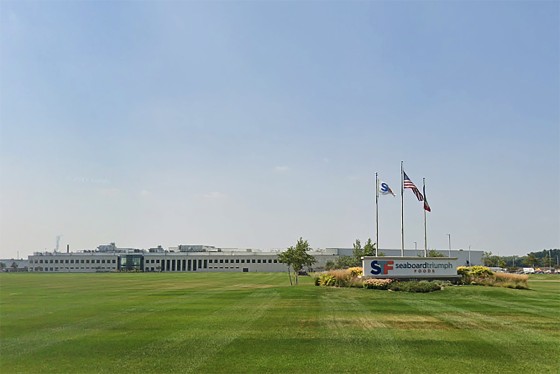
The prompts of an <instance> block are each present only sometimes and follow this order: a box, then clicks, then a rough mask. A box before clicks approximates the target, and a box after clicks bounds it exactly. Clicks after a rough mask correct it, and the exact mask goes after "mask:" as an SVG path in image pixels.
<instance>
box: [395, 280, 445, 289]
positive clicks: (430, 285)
mask: <svg viewBox="0 0 560 374" xmlns="http://www.w3.org/2000/svg"><path fill="white" fill-rule="evenodd" d="M389 289H390V290H391V291H404V292H433V291H439V290H441V286H440V285H439V284H438V283H436V282H429V281H425V280H422V281H403V282H393V283H392V284H391V285H390V286H389Z"/></svg>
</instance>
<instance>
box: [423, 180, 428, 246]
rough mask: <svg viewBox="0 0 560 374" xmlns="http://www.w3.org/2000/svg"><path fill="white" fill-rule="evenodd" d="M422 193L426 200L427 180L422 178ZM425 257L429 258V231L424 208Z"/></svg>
mask: <svg viewBox="0 0 560 374" xmlns="http://www.w3.org/2000/svg"><path fill="white" fill-rule="evenodd" d="M422 191H423V192H424V199H425V198H426V178H422ZM423 210H424V257H428V229H427V225H426V207H424V209H423Z"/></svg>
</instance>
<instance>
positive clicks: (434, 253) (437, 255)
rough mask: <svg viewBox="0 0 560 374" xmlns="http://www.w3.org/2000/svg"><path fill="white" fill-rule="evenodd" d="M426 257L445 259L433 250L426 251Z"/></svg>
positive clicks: (441, 254)
mask: <svg viewBox="0 0 560 374" xmlns="http://www.w3.org/2000/svg"><path fill="white" fill-rule="evenodd" d="M428 257H445V255H444V254H443V253H441V252H438V251H436V250H435V249H430V250H429V251H428Z"/></svg>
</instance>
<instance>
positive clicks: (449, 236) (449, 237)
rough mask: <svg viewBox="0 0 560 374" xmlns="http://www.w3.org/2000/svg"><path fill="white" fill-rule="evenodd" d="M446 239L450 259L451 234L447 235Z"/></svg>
mask: <svg viewBox="0 0 560 374" xmlns="http://www.w3.org/2000/svg"><path fill="white" fill-rule="evenodd" d="M447 237H448V239H449V257H451V234H447Z"/></svg>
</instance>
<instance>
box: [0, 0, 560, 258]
mask: <svg viewBox="0 0 560 374" xmlns="http://www.w3.org/2000/svg"><path fill="white" fill-rule="evenodd" d="M559 15H560V5H559V4H558V3H557V2H552V1H551V2H544V1H541V2H522V1H518V2H481V1H479V2H210V3H206V2H178V1H173V2H165V1H161V2H159V1H158V2H156V1H152V2H108V1H106V2H94V1H91V2H87V1H86V2H62V1H61V2H54V1H51V2H33V1H25V2H15V1H2V2H0V53H1V54H0V126H1V127H0V145H1V147H0V160H1V161H0V177H1V179H0V192H1V195H0V204H1V205H0V214H1V216H0V257H13V256H15V255H16V253H17V252H18V251H19V253H20V255H22V256H23V255H27V254H30V253H32V252H34V251H42V250H45V249H47V250H52V249H53V248H54V246H55V241H56V239H55V238H56V236H57V235H62V239H61V247H65V245H66V244H70V246H71V249H73V250H77V249H91V248H95V247H96V246H97V245H100V244H103V243H108V242H116V243H117V245H120V246H124V247H141V248H148V247H152V246H156V245H159V244H161V245H163V246H175V245H178V244H188V243H190V244H208V245H215V246H220V247H253V248H285V247H288V246H290V245H292V244H294V243H295V241H296V240H297V238H299V237H300V236H302V237H304V238H305V239H307V240H308V241H309V242H310V244H311V246H313V247H350V246H351V245H352V243H353V241H354V240H355V239H357V238H359V239H361V240H362V241H363V240H365V239H367V238H368V237H372V238H375V221H374V217H375V204H374V202H375V188H374V175H375V172H378V173H379V174H380V177H381V178H382V179H383V180H384V181H386V182H387V183H389V185H390V186H391V187H392V188H393V190H394V191H395V192H397V195H398V197H396V198H391V197H385V196H384V197H381V200H380V247H381V248H400V241H401V238H400V196H399V193H400V188H399V183H400V169H399V168H400V161H401V160H403V161H404V162H405V170H406V172H407V174H408V175H409V176H410V178H411V179H412V180H413V181H414V182H415V183H416V184H417V185H418V186H421V184H422V178H423V177H425V178H426V181H427V182H426V183H427V194H428V199H429V201H430V205H431V206H432V209H433V211H432V212H431V213H429V215H428V233H429V238H428V240H429V247H430V248H435V249H446V248H447V245H448V242H447V234H448V233H450V234H451V240H452V247H454V248H465V249H466V248H468V247H469V245H470V246H471V247H472V248H473V249H483V250H486V251H492V252H494V253H498V254H500V255H507V254H519V255H521V254H525V253H527V252H530V251H539V250H542V249H545V248H546V249H548V248H558V247H560V234H559V232H560V229H559V228H560V192H559V191H560V188H558V186H559V184H560V151H559V149H560V109H559V105H560V104H559V103H560V68H559V66H560V64H559V63H560V53H559V51H560V16H559ZM404 205H405V245H406V247H407V248H414V242H415V241H416V242H417V243H418V246H419V247H421V246H422V243H423V221H422V217H423V215H422V206H421V204H420V203H418V202H417V201H416V200H415V197H414V195H413V194H412V193H411V192H410V191H408V190H407V191H405V195H404Z"/></svg>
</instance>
